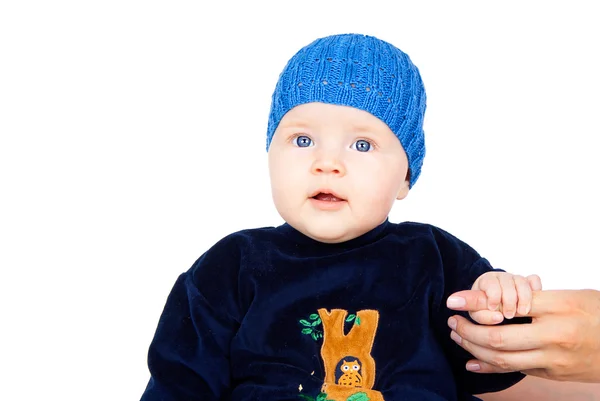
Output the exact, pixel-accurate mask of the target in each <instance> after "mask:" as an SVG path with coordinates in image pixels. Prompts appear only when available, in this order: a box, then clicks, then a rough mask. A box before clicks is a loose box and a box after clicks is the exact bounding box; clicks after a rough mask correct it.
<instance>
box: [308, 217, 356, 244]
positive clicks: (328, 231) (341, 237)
mask: <svg viewBox="0 0 600 401" xmlns="http://www.w3.org/2000/svg"><path fill="white" fill-rule="evenodd" d="M299 231H300V232H302V233H303V234H304V235H306V236H308V237H310V238H312V239H314V240H317V241H319V242H324V243H327V244H337V243H340V242H346V241H350V240H351V239H354V238H356V237H359V236H360V235H361V233H358V232H356V231H355V230H354V229H353V227H344V225H342V224H338V225H332V224H325V222H315V223H313V224H310V223H308V224H303V225H302V226H301V227H300V228H299Z"/></svg>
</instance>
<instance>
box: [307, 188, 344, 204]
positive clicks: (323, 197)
mask: <svg viewBox="0 0 600 401" xmlns="http://www.w3.org/2000/svg"><path fill="white" fill-rule="evenodd" d="M310 198H311V199H314V200H318V201H322V202H344V201H346V199H344V198H342V197H341V196H340V195H338V194H336V193H334V192H333V191H329V190H318V191H317V192H315V193H314V194H313V195H312V196H311V197H310Z"/></svg>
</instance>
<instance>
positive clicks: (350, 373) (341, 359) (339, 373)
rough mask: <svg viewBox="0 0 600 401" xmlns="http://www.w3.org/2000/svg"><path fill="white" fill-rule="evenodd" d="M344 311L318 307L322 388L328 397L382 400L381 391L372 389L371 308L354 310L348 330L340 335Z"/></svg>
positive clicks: (344, 400)
mask: <svg viewBox="0 0 600 401" xmlns="http://www.w3.org/2000/svg"><path fill="white" fill-rule="evenodd" d="M347 315H348V312H346V311H345V310H342V309H333V310H331V312H328V311H327V310H326V309H319V316H320V317H321V321H322V324H323V345H322V346H321V357H322V358H323V363H324V365H325V380H324V383H323V388H322V391H323V392H324V393H327V399H328V400H334V401H347V400H348V399H349V398H350V397H352V398H350V399H357V400H358V399H363V400H367V399H368V400H371V401H383V397H382V395H381V393H379V392H378V391H375V390H373V385H374V384H375V360H374V359H373V357H372V356H371V349H372V348H373V342H374V341H375V333H376V331H377V324H378V322H379V313H378V312H377V311H375V310H362V311H359V312H357V314H356V317H355V318H354V319H355V322H354V325H353V326H352V329H350V332H349V333H348V334H347V335H346V334H344V323H345V321H346V317H347Z"/></svg>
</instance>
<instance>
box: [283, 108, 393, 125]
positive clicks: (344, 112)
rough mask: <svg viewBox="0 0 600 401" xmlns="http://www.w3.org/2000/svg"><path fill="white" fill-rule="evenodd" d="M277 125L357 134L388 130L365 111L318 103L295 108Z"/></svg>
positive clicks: (382, 123)
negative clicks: (332, 127)
mask: <svg viewBox="0 0 600 401" xmlns="http://www.w3.org/2000/svg"><path fill="white" fill-rule="evenodd" d="M279 125H280V127H282V128H287V127H294V128H310V127H315V126H330V125H336V126H343V127H346V128H348V129H352V130H353V131H357V132H360V131H373V130H389V127H388V126H387V124H386V123H384V122H383V121H381V120H380V119H379V118H377V117H375V116H374V115H373V114H371V113H369V112H367V111H364V110H361V109H358V108H354V107H351V106H342V105H334V104H326V103H319V102H312V103H306V104H302V105H298V106H295V107H294V108H292V109H291V110H290V111H288V112H287V113H286V114H285V115H284V116H283V118H282V119H281V122H280V124H279Z"/></svg>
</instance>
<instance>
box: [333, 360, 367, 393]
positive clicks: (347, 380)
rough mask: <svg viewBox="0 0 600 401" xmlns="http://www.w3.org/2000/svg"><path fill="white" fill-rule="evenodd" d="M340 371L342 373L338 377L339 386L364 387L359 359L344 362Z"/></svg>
mask: <svg viewBox="0 0 600 401" xmlns="http://www.w3.org/2000/svg"><path fill="white" fill-rule="evenodd" d="M340 370H341V372H339V373H341V375H340V376H339V377H338V381H337V384H339V385H340V386H349V387H360V386H361V385H362V375H361V373H360V362H359V361H358V359H354V360H351V361H346V360H345V359H344V360H342V363H341V366H340Z"/></svg>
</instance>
